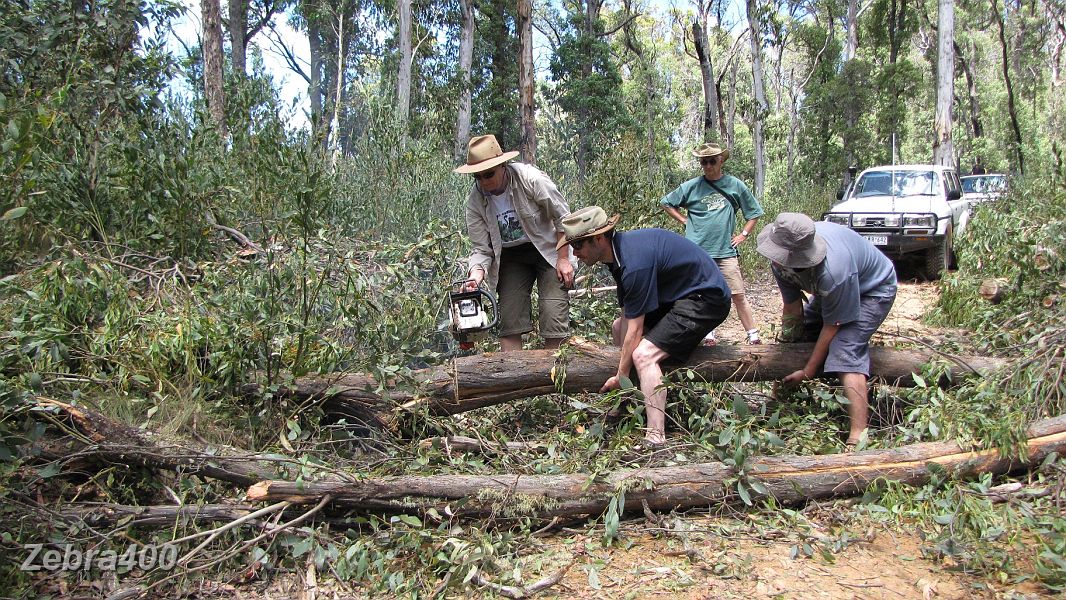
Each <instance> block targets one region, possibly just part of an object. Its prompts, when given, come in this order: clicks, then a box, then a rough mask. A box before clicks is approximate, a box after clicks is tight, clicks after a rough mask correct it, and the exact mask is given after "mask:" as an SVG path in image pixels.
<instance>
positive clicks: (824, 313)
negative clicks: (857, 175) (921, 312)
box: [757, 213, 896, 446]
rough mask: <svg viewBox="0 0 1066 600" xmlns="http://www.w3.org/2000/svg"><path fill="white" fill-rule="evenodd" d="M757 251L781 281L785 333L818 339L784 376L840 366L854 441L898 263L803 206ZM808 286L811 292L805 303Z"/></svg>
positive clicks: (781, 218) (784, 216) (780, 220)
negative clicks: (872, 346) (798, 365)
mask: <svg viewBox="0 0 1066 600" xmlns="http://www.w3.org/2000/svg"><path fill="white" fill-rule="evenodd" d="M757 250H758V251H759V254H762V255H763V256H765V257H766V258H768V259H770V262H771V263H772V266H773V273H774V277H775V278H776V279H777V285H778V287H779V288H781V300H782V302H783V303H784V305H783V307H782V314H781V332H782V337H783V338H785V339H786V341H797V340H800V339H806V340H807V341H812V340H813V341H814V342H815V344H814V350H813V351H811V356H810V357H809V358H808V359H807V363H806V365H804V367H803V368H802V369H800V370H799V371H796V372H794V373H791V374H790V375H788V376H786V377H785V378H784V379H783V382H784V383H799V382H800V381H803V380H804V379H808V378H810V377H814V376H815V375H816V374H817V373H818V369H819V367H822V368H823V370H824V371H825V372H826V373H836V374H837V375H838V376H839V377H840V383H841V384H842V385H843V386H844V395H845V396H846V397H847V399H848V401H849V404H848V416H849V417H850V421H851V426H850V430H849V434H848V441H847V443H848V445H849V446H853V445H854V444H856V443H858V441H859V439H860V437H861V436H862V432H863V431H864V430H865V429H866V426H867V423H868V420H869V406H868V403H867V398H866V380H867V378H868V377H869V376H870V337H871V336H873V334H874V332H875V331H877V328H878V327H880V326H881V323H882V322H884V320H885V317H887V316H888V311H889V310H890V309H891V308H892V303H893V302H894V301H895V299H896V268H895V267H894V266H893V265H892V261H890V260H888V258H887V257H886V256H885V255H884V254H882V253H881V251H880V250H878V249H877V247H876V246H874V245H873V244H871V243H870V242H869V241H868V240H866V239H864V238H863V237H862V236H861V235H859V234H857V233H855V232H854V231H852V230H850V229H848V228H847V227H842V226H840V225H836V224H834V223H827V222H825V221H819V222H818V223H815V222H814V221H812V220H811V218H810V217H808V216H807V215H803V214H800V213H781V214H780V215H778V217H777V219H776V220H775V221H774V222H773V223H771V224H769V225H767V226H766V227H764V228H763V230H762V232H761V233H759V241H758V246H757ZM804 292H806V293H808V294H810V295H811V298H810V300H809V301H808V302H806V303H804V295H803V293H804ZM823 364H824V367H823Z"/></svg>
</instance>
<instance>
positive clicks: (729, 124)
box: [719, 60, 740, 152]
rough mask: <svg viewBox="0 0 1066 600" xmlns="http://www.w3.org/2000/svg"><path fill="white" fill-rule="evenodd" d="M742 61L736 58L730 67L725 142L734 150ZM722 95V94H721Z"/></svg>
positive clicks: (730, 149) (727, 146)
mask: <svg viewBox="0 0 1066 600" xmlns="http://www.w3.org/2000/svg"><path fill="white" fill-rule="evenodd" d="M739 65H740V61H739V60H734V61H732V64H731V65H730V68H729V95H728V101H727V102H726V115H725V121H724V124H725V131H724V134H725V142H726V148H729V151H730V152H732V151H733V148H734V147H736V121H737V70H738V69H739V68H740V66H739ZM719 97H721V96H719Z"/></svg>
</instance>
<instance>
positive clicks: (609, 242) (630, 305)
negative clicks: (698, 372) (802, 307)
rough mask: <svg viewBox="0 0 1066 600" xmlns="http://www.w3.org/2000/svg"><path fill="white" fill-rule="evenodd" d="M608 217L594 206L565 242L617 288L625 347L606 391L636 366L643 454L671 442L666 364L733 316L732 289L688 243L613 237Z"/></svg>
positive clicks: (639, 234) (618, 333)
mask: <svg viewBox="0 0 1066 600" xmlns="http://www.w3.org/2000/svg"><path fill="white" fill-rule="evenodd" d="M617 223H618V215H614V216H613V217H610V218H608V217H607V214H606V213H605V212H604V211H603V209H602V208H600V207H598V206H590V207H587V208H583V209H581V210H578V211H575V212H574V213H572V214H571V215H570V216H568V217H566V218H564V219H563V230H564V231H565V237H564V239H562V240H560V241H559V248H560V249H561V248H563V247H564V246H567V245H569V246H570V247H571V248H573V250H574V254H575V255H576V256H577V257H578V259H580V260H581V262H583V263H585V264H587V265H594V264H596V263H603V264H605V265H606V266H607V268H608V269H609V270H610V271H611V275H612V276H613V277H614V280H615V283H616V284H617V289H618V304H619V306H620V307H621V308H622V316H621V317H619V318H617V319H615V321H614V324H613V326H612V334H613V335H614V342H615V344H616V345H619V346H621V347H622V350H621V353H620V358H619V361H618V370H617V372H616V373H615V375H614V376H613V377H611V378H609V379H608V380H607V381H606V382H605V383H604V384H603V387H602V389H601V390H600V391H601V392H606V391H610V390H613V389H617V388H619V387H620V385H621V383H620V382H621V379H622V378H624V377H629V376H630V371H631V370H632V369H633V368H634V367H635V368H636V370H637V376H638V377H639V378H640V391H641V392H642V393H643V394H644V407H645V414H646V415H647V422H648V429H647V432H646V433H645V435H644V444H643V447H642V449H656V448H659V447H662V446H663V444H665V443H666V390H665V389H662V388H661V385H662V379H663V372H662V368H661V367H660V366H659V365H660V363H662V362H663V361H664V360H666V359H667V358H674V359H676V360H678V361H682V362H683V361H685V360H687V359H688V357H689V355H690V354H691V353H692V351H693V350H694V349H695V348H696V347H697V346H699V344H700V341H701V340H703V336H705V335H707V332H709V331H711V330H713V329H714V328H715V327H717V326H718V325H720V324H721V323H722V321H724V320H725V318H726V316H728V315H729V295H730V294H729V286H728V285H726V282H725V280H724V279H723V278H722V273H721V272H720V271H719V270H718V266H717V265H716V264H715V263H714V261H713V260H711V258H710V257H709V256H707V253H706V252H704V251H703V249H701V248H700V247H699V246H697V245H696V244H694V243H692V242H691V241H689V240H687V239H685V238H683V237H681V236H680V235H678V234H676V233H674V232H672V231H667V230H665V229H636V230H633V231H624V232H615V231H614V227H615V225H616V224H617Z"/></svg>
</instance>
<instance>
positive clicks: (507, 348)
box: [500, 333, 522, 352]
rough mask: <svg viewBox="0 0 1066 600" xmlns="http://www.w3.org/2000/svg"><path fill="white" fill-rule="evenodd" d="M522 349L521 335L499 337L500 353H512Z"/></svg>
mask: <svg viewBox="0 0 1066 600" xmlns="http://www.w3.org/2000/svg"><path fill="white" fill-rule="evenodd" d="M521 349H522V334H521V333H519V334H517V335H505V336H501V337H500V351H501V352H514V351H516V350H521Z"/></svg>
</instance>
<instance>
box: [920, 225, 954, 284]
mask: <svg viewBox="0 0 1066 600" xmlns="http://www.w3.org/2000/svg"><path fill="white" fill-rule="evenodd" d="M953 237H954V236H953V235H952V231H951V228H948V231H947V233H945V234H944V239H943V240H942V241H941V242H940V243H939V244H937V245H936V246H934V247H932V248H930V249H928V250H926V253H925V278H926V279H928V280H930V281H935V280H937V279H940V275H941V274H943V273H944V271H947V270H949V269H952V268H954V267H955V249H954V245H953V244H952V238H953Z"/></svg>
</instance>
